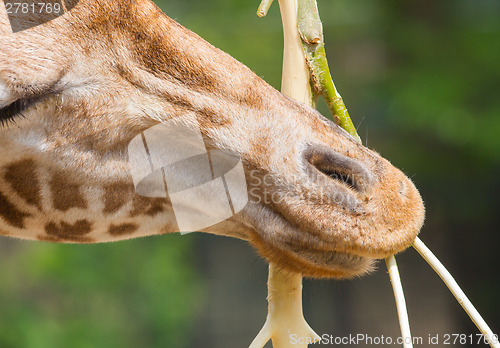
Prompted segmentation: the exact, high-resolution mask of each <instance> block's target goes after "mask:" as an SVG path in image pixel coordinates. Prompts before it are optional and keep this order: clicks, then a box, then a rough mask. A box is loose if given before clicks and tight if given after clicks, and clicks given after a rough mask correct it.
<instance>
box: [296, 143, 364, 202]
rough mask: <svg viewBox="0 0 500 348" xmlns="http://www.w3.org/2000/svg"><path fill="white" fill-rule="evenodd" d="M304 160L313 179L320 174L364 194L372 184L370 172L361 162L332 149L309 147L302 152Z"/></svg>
mask: <svg viewBox="0 0 500 348" xmlns="http://www.w3.org/2000/svg"><path fill="white" fill-rule="evenodd" d="M304 158H305V160H306V163H307V164H308V167H309V168H310V169H312V170H310V171H309V172H310V174H311V175H313V176H314V177H315V179H317V175H318V174H320V175H323V176H324V177H325V178H326V177H328V178H329V179H332V180H334V181H336V182H337V183H339V184H341V185H343V186H345V187H347V188H349V189H352V190H355V191H358V192H366V191H367V190H368V189H369V188H370V186H371V184H372V182H373V180H372V175H371V174H370V171H369V170H368V169H367V168H366V166H365V165H364V164H363V163H362V162H360V161H358V160H354V159H352V158H349V157H347V156H344V155H341V154H340V153H338V152H335V151H334V150H332V149H329V148H326V147H323V146H310V147H309V148H308V149H307V150H306V151H305V152H304Z"/></svg>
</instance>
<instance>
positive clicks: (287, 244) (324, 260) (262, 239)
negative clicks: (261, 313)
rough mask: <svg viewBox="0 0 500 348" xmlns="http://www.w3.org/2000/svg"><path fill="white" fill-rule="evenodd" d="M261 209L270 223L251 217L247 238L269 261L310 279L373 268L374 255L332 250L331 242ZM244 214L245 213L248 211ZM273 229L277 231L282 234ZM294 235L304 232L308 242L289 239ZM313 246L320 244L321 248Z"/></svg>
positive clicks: (337, 276) (344, 276)
mask: <svg viewBox="0 0 500 348" xmlns="http://www.w3.org/2000/svg"><path fill="white" fill-rule="evenodd" d="M260 209H263V211H262V213H263V214H264V215H266V216H267V217H268V218H270V221H272V224H271V223H266V222H268V221H262V220H261V221H259V222H257V221H255V219H254V223H253V224H252V226H253V228H252V231H253V232H251V233H250V234H249V236H248V237H249V238H248V240H249V242H250V243H251V244H252V245H253V246H254V247H256V249H257V250H258V251H259V253H260V254H261V255H262V256H263V257H264V258H265V259H267V260H268V262H271V263H275V264H278V265H280V266H282V267H284V268H286V269H288V270H290V271H293V272H296V273H301V274H303V275H304V276H307V277H313V278H346V277H347V278H348V277H353V276H358V275H362V274H365V273H367V272H370V271H371V270H372V269H373V263H374V258H372V257H367V256H363V255H359V254H357V253H355V252H351V251H340V250H335V247H334V246H333V245H326V244H325V243H324V241H321V240H320V239H319V237H318V236H315V234H312V233H308V232H306V231H304V230H301V229H300V228H299V227H298V226H294V225H292V224H291V223H290V221H288V220H287V219H285V218H284V217H283V216H282V215H281V214H279V213H276V212H274V211H272V210H271V209H269V208H266V207H260ZM245 214H246V215H247V214H248V210H246V212H245ZM266 220H267V219H266ZM276 231H280V233H281V235H278V234H277V233H276ZM294 235H295V236H298V235H303V236H305V235H307V238H308V239H309V243H306V242H305V241H298V240H295V241H291V240H293V236H294ZM290 237H291V238H290ZM315 240H316V241H315ZM313 245H320V246H321V248H316V247H313Z"/></svg>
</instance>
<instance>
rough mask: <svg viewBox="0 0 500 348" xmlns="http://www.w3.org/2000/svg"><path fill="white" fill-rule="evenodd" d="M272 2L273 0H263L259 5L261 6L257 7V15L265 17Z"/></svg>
mask: <svg viewBox="0 0 500 348" xmlns="http://www.w3.org/2000/svg"><path fill="white" fill-rule="evenodd" d="M272 3H273V0H262V2H261V3H260V5H259V8H258V9H257V16H259V17H265V16H266V15H267V11H269V8H270V7H271V4H272Z"/></svg>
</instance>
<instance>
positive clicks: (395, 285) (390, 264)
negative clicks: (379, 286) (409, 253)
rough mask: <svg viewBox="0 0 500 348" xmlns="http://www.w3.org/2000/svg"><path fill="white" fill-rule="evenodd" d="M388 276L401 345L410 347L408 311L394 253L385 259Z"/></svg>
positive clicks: (406, 347)
mask: <svg viewBox="0 0 500 348" xmlns="http://www.w3.org/2000/svg"><path fill="white" fill-rule="evenodd" d="M385 263H386V265H387V269H388V271H389V277H390V279H391V284H392V289H393V290H394V299H395V300H396V308H397V311H398V317H399V326H400V328H401V337H402V338H403V347H405V348H412V347H413V343H412V339H411V332H410V321H409V320H408V311H407V309H406V301H405V294H404V291H403V285H402V284H401V278H400V277H399V270H398V265H397V263H396V258H395V257H394V255H391V256H389V257H388V258H386V259H385Z"/></svg>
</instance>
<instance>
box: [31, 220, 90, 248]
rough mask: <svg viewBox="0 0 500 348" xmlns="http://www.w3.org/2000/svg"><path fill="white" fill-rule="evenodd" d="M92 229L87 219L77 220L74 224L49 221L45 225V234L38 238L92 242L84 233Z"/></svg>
mask: <svg viewBox="0 0 500 348" xmlns="http://www.w3.org/2000/svg"><path fill="white" fill-rule="evenodd" d="M91 230H92V224H91V223H90V222H89V221H88V220H78V221H76V222H75V223H74V224H69V223H67V222H64V221H61V222H59V224H56V223H55V222H49V223H47V224H46V225H45V232H46V233H47V235H46V236H42V237H40V239H43V240H46V241H51V242H76V243H92V242H93V241H94V240H93V239H92V238H90V237H87V236H86V235H87V234H89V233H90V232H91Z"/></svg>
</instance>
